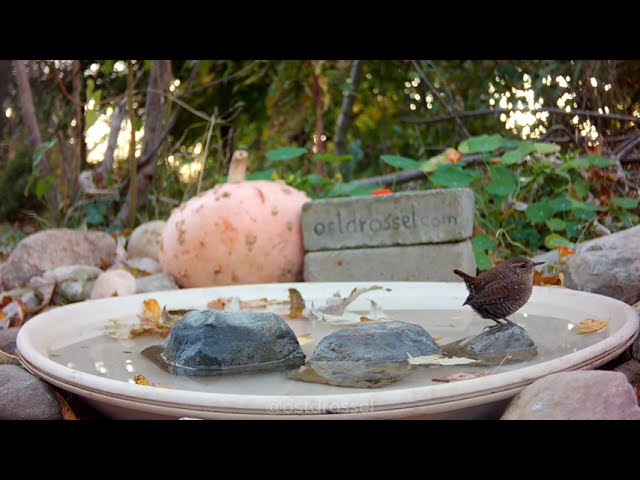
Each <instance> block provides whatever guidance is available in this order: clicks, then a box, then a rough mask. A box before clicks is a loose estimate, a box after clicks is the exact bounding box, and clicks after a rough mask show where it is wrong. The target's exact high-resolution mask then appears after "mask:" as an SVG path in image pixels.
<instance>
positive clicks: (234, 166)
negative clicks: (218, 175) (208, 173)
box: [227, 150, 249, 183]
mask: <svg viewBox="0 0 640 480" xmlns="http://www.w3.org/2000/svg"><path fill="white" fill-rule="evenodd" d="M248 158H249V154H248V153H247V151H246V150H236V151H235V152H233V156H232V157H231V163H230V164H229V175H228V177H227V183H240V182H244V177H245V175H246V174H247V159H248Z"/></svg>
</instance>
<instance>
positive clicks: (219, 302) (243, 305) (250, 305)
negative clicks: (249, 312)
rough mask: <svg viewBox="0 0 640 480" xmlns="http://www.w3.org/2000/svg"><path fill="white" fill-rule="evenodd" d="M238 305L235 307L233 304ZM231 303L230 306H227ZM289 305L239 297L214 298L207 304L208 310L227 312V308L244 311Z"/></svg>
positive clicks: (266, 299) (275, 301)
mask: <svg viewBox="0 0 640 480" xmlns="http://www.w3.org/2000/svg"><path fill="white" fill-rule="evenodd" d="M236 302H237V303H238V305H237V307H236V305H235V303H236ZM230 303H232V305H231V306H229V304H230ZM286 303H289V301H288V300H269V299H268V298H256V299H253V300H240V298H239V297H227V298H215V299H213V300H211V301H210V302H209V303H207V308H208V309H209V310H227V311H230V310H228V309H229V308H238V310H244V309H256V308H267V307H268V306H269V305H283V304H286ZM238 310H233V311H238Z"/></svg>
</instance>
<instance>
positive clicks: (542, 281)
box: [533, 270, 564, 286]
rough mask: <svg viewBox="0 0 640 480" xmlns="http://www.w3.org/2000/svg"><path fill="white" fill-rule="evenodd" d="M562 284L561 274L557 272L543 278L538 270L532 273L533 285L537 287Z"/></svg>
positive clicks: (562, 277)
mask: <svg viewBox="0 0 640 480" xmlns="http://www.w3.org/2000/svg"><path fill="white" fill-rule="evenodd" d="M563 283H564V275H562V272H559V273H557V274H555V275H552V276H550V277H547V276H545V275H544V274H542V272H540V271H538V270H534V271H533V284H534V285H538V286H543V285H560V286H562V285H563Z"/></svg>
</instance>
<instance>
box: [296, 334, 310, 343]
mask: <svg viewBox="0 0 640 480" xmlns="http://www.w3.org/2000/svg"><path fill="white" fill-rule="evenodd" d="M310 342H313V338H312V337H311V334H310V333H307V334H306V335H300V336H299V337H298V343H299V344H300V345H304V344H306V343H310Z"/></svg>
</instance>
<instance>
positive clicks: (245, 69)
mask: <svg viewBox="0 0 640 480" xmlns="http://www.w3.org/2000/svg"><path fill="white" fill-rule="evenodd" d="M258 62H260V60H254V61H253V62H251V63H250V64H249V65H246V66H244V67H242V68H241V69H240V70H238V71H237V72H234V73H232V74H231V75H228V76H226V77H222V78H219V79H217V80H214V81H213V82H210V83H207V84H205V85H201V86H199V87H196V88H194V89H193V92H199V91H200V90H204V89H205V88H210V87H213V86H214V85H217V84H219V83H223V82H228V81H229V80H233V79H234V78H236V77H238V76H240V75H242V74H243V73H244V72H246V71H248V70H251V69H252V68H253V67H254V66H255V65H256V64H257V63H258Z"/></svg>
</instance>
